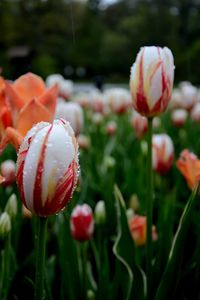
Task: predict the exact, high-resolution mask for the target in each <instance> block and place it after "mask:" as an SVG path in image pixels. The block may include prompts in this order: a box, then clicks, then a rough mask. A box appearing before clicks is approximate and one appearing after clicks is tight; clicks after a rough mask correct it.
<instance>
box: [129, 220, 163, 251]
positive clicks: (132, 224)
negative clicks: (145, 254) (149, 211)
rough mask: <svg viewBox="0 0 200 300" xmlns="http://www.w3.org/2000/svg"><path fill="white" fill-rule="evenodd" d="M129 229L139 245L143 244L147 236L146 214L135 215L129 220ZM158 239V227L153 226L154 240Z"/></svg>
mask: <svg viewBox="0 0 200 300" xmlns="http://www.w3.org/2000/svg"><path fill="white" fill-rule="evenodd" d="M129 229H130V232H131V235H132V238H133V240H134V242H135V244H136V245H137V246H143V245H145V243H146V238H147V218H146V217H145V216H140V215H133V217H132V218H131V219H130V220H129ZM156 239H157V232H156V227H155V226H154V225H153V226H152V240H156Z"/></svg>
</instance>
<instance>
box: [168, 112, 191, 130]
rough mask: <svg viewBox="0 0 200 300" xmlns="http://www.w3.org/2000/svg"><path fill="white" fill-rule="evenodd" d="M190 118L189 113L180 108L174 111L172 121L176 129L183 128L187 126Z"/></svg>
mask: <svg viewBox="0 0 200 300" xmlns="http://www.w3.org/2000/svg"><path fill="white" fill-rule="evenodd" d="M187 117H188V112H187V110H186V109H184V108H178V109H175V110H173V111H172V114H171V119H172V123H173V124H174V125H175V126H176V127H181V126H183V125H184V124H185V122H186V120H187Z"/></svg>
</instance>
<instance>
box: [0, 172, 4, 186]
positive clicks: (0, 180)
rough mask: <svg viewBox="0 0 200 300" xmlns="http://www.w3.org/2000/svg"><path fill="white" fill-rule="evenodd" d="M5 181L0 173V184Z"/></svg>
mask: <svg viewBox="0 0 200 300" xmlns="http://www.w3.org/2000/svg"><path fill="white" fill-rule="evenodd" d="M4 181H5V178H4V177H3V176H1V174H0V184H1V183H3V182H4Z"/></svg>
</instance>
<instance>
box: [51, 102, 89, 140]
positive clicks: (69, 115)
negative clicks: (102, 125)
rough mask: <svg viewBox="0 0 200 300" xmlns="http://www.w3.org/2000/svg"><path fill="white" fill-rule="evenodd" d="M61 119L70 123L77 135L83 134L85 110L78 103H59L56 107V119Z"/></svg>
mask: <svg viewBox="0 0 200 300" xmlns="http://www.w3.org/2000/svg"><path fill="white" fill-rule="evenodd" d="M60 118H61V119H65V120H66V121H68V122H69V123H70V125H71V127H72V128H73V130H74V132H75V134H76V135H77V134H79V133H80V132H81V130H82V128H83V123H84V118H83V109H82V107H81V106H80V105H79V104H78V103H75V102H65V101H59V102H58V104H57V106H56V113H55V119H60Z"/></svg>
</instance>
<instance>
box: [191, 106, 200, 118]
mask: <svg viewBox="0 0 200 300" xmlns="http://www.w3.org/2000/svg"><path fill="white" fill-rule="evenodd" d="M191 118H192V120H194V121H195V122H197V123H200V103H199V102H198V103H197V104H195V105H194V106H193V108H192V111H191Z"/></svg>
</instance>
